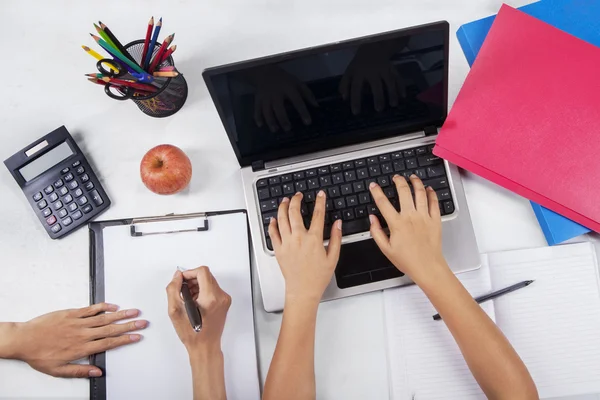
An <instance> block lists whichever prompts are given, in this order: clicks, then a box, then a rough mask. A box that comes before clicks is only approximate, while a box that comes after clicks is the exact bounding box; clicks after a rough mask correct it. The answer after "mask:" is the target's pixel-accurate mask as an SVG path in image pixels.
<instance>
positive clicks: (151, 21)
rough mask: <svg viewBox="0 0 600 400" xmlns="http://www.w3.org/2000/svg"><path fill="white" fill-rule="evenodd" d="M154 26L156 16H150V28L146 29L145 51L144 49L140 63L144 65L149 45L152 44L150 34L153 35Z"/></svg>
mask: <svg viewBox="0 0 600 400" xmlns="http://www.w3.org/2000/svg"><path fill="white" fill-rule="evenodd" d="M152 28H154V17H151V18H150V21H148V30H146V40H144V51H142V58H141V60H140V64H141V65H142V66H144V60H145V59H146V54H148V47H149V46H150V36H152Z"/></svg>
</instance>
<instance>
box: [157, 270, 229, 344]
mask: <svg viewBox="0 0 600 400" xmlns="http://www.w3.org/2000/svg"><path fill="white" fill-rule="evenodd" d="M183 279H185V280H186V282H187V284H188V287H189V289H190V293H191V295H192V297H193V298H194V300H195V301H196V304H197V306H198V309H199V310H200V314H201V315H202V330H201V331H200V332H196V331H194V329H193V328H192V326H191V324H190V320H189V318H188V316H187V312H186V310H185V305H184V302H183V299H182V297H181V286H182V285H183ZM167 297H168V301H169V317H170V318H171V322H172V323H173V326H174V327H175V331H176V332H177V336H179V339H180V340H181V342H182V343H183V345H184V346H185V347H186V349H187V350H188V353H190V354H191V353H193V352H195V351H201V352H207V351H219V352H220V351H221V336H222V335H223V329H224V328H225V320H226V318H227V311H228V310H229V307H230V306H231V297H230V296H229V295H228V294H227V293H225V292H224V291H223V289H221V287H220V286H219V284H218V283H217V281H216V279H215V277H214V276H213V274H212V273H211V272H210V270H209V269H208V267H204V266H203V267H199V268H196V269H191V270H188V271H184V272H183V273H182V272H180V271H175V275H174V276H173V280H172V281H171V283H169V285H168V286H167Z"/></svg>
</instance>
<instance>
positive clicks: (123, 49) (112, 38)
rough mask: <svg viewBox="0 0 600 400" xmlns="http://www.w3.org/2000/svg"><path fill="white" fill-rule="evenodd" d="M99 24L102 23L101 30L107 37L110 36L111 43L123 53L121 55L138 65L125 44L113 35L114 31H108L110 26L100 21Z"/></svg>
mask: <svg viewBox="0 0 600 400" xmlns="http://www.w3.org/2000/svg"><path fill="white" fill-rule="evenodd" d="M98 22H99V23H100V28H102V30H103V31H104V33H105V34H106V36H108V37H109V38H110V40H111V42H113V44H114V47H116V48H117V50H119V51H120V52H121V54H123V55H124V56H125V57H127V58H128V59H129V60H131V61H133V62H134V63H135V64H137V62H136V61H135V59H134V58H133V57H132V56H131V54H129V52H128V51H127V50H126V49H125V46H123V44H122V43H121V42H120V41H119V39H117V37H116V36H115V35H114V34H113V33H112V31H111V30H110V29H108V26H106V25H104V24H103V23H102V21H98Z"/></svg>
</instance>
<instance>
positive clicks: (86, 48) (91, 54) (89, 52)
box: [81, 46, 119, 73]
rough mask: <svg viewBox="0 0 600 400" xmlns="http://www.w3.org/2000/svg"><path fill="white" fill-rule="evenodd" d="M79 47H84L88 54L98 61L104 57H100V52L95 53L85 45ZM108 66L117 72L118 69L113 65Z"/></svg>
mask: <svg viewBox="0 0 600 400" xmlns="http://www.w3.org/2000/svg"><path fill="white" fill-rule="evenodd" d="M81 48H82V49H84V50H85V51H86V52H87V53H88V54H89V55H90V56H92V57H94V58H95V59H96V60H98V61H100V60H104V59H105V57H102V56H101V55H100V54H98V53H96V52H95V51H94V50H92V49H90V48H89V47H87V46H81ZM109 68H110V69H111V70H112V71H113V72H115V73H117V72H119V70H117V69H115V68H113V67H109Z"/></svg>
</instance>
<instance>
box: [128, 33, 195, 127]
mask: <svg viewBox="0 0 600 400" xmlns="http://www.w3.org/2000/svg"><path fill="white" fill-rule="evenodd" d="M160 46H161V45H160V44H159V43H157V44H156V46H154V49H153V55H154V54H156V52H158V50H159V49H160ZM125 49H126V50H127V52H128V53H129V54H131V56H132V57H133V58H134V59H135V61H136V62H137V63H138V64H140V63H141V58H142V52H143V51H144V40H135V41H133V42H131V43H129V44H127V45H125ZM171 66H175V63H174V62H173V57H171V56H169V58H167V59H166V60H165V61H164V62H163V63H161V64H160V65H159V67H171ZM153 84H154V86H156V87H157V88H158V91H157V92H155V93H152V94H151V95H148V96H137V97H135V98H133V99H131V100H132V101H133V102H134V103H135V104H137V106H138V107H139V109H140V110H142V112H143V113H144V114H146V115H149V116H151V117H156V118H164V117H168V116H170V115H173V114H175V113H176V112H177V111H179V110H180V109H181V107H183V105H184V104H185V100H186V99H187V94H188V87H187V82H186V81H185V79H184V77H183V75H181V74H179V75H177V76H176V77H174V78H159V77H155V78H154V82H153Z"/></svg>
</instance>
